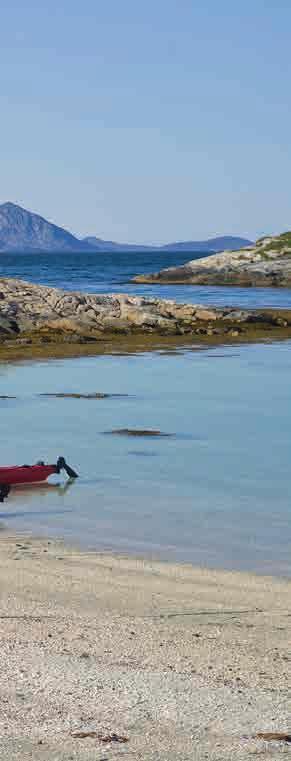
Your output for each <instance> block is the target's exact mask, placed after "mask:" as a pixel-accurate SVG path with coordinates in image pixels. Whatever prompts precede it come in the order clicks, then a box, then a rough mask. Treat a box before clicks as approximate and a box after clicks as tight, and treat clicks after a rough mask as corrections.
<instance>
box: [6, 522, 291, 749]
mask: <svg viewBox="0 0 291 761" xmlns="http://www.w3.org/2000/svg"><path fill="white" fill-rule="evenodd" d="M0 547H1V552H0V566H1V572H0V585H1V602H2V605H1V614H0V631H1V649H0V659H1V675H2V679H1V685H0V697H1V703H0V705H1V706H2V708H1V709H0V734H1V738H2V740H1V746H2V747H1V750H2V754H1V759H3V761H22V759H23V758H26V757H27V758H33V759H34V761H43V759H45V761H48V760H49V759H50V760H51V759H53V758H56V759H58V761H69V759H80V758H82V761H93V759H94V760H95V759H100V761H101V758H105V757H106V758H112V757H113V756H112V753H113V754H114V757H115V753H117V752H118V754H119V755H121V756H122V755H123V754H124V755H126V757H127V758H129V759H140V761H141V760H142V761H154V759H159V761H177V760H178V759H181V761H188V759H189V761H190V759H192V758H193V754H194V756H195V758H197V759H199V760H201V761H204V759H205V761H206V759H209V758H211V759H213V760H214V761H221V759H222V758H223V759H227V760H228V759H229V761H231V759H233V758H236V759H238V760H239V759H245V758H246V757H252V755H253V754H256V753H263V752H265V757H266V758H269V757H270V758H275V757H276V759H277V758H278V756H281V754H283V755H284V754H285V753H286V752H287V753H288V746H286V744H285V743H283V742H282V743H280V742H275V741H271V742H264V741H263V740H261V739H253V738H254V736H255V735H256V734H257V733H259V732H288V730H289V731H290V695H289V687H288V674H287V673H286V672H287V670H288V664H287V661H288V658H289V641H288V639H289V637H288V633H289V626H290V624H289V622H290V617H289V616H290V613H291V583H290V581H287V580H284V579H278V578H274V577H263V576H256V575H254V574H249V573H240V572H231V571H212V570H207V569H204V568H195V567H192V566H190V565H189V564H173V563H168V562H164V561H152V560H146V559H144V558H133V557H128V556H123V555H122V556H120V555H117V554H115V553H114V554H109V553H104V552H101V553H98V552H97V553H96V552H91V551H90V552H86V551H82V550H76V549H74V548H72V547H69V546H67V545H65V544H64V543H63V542H62V541H61V540H50V539H38V538H33V537H31V535H27V534H11V533H10V532H8V531H5V532H3V533H2V532H1V534H0ZM78 734H79V735H82V734H83V736H79V737H77V735H78ZM90 734H91V736H90ZM114 737H115V739H114ZM100 738H103V739H100ZM108 738H109V739H108ZM112 738H113V739H112ZM116 738H117V739H116ZM118 738H126V740H127V742H125V743H122V742H121V743H120V744H119V742H118ZM269 753H270V754H271V755H270V756H269ZM108 754H109V755H108ZM273 754H274V755H273Z"/></svg>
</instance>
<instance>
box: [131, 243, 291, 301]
mask: <svg viewBox="0 0 291 761" xmlns="http://www.w3.org/2000/svg"><path fill="white" fill-rule="evenodd" d="M134 282H136V283H189V284H196V285H239V286H262V287H266V286H273V287H274V286H281V287H287V288H290V287H291V232H290V233H283V234H282V235H279V236H277V237H273V238H271V237H269V238H261V239H260V240H258V241H257V243H256V244H255V245H254V246H247V247H246V248H242V249H240V250H239V251H223V252H222V253H220V254H216V255H214V256H210V257H209V256H208V257H203V259H198V260H197V259H193V261H190V262H187V264H184V265H183V266H181V267H169V268H168V269H164V270H161V271H160V272H157V273H153V274H150V275H138V276H137V277H135V278H134Z"/></svg>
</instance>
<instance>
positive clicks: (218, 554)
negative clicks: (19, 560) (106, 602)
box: [0, 254, 291, 577]
mask: <svg viewBox="0 0 291 761" xmlns="http://www.w3.org/2000/svg"><path fill="white" fill-rule="evenodd" d="M187 259H188V257H187V256H181V255H177V254H175V255H174V254H171V255H169V254H167V255H165V254H163V255H159V256H155V258H154V259H153V257H152V256H149V255H148V254H146V255H145V254H142V255H141V254H138V255H133V254H130V255H128V254H126V255H125V254H122V255H121V254H115V255H114V256H112V255H108V254H106V255H104V256H103V257H102V258H101V256H100V255H95V254H92V255H91V254H90V255H89V256H88V255H87V254H86V255H84V256H81V255H76V254H74V255H66V256H64V257H62V256H50V257H47V256H44V255H39V256H36V255H34V256H28V255H22V256H16V255H13V256H12V255H1V259H0V262H1V270H0V274H1V275H2V276H11V277H20V278H25V279H27V280H31V281H33V282H39V283H46V284H49V285H52V286H57V287H62V288H67V289H76V290H84V291H90V292H103V293H104V292H121V291H125V292H131V293H145V294H149V295H154V296H164V297H166V298H175V299H177V300H179V301H188V302H192V303H193V302H194V303H207V304H210V303H214V304H234V305H241V306H249V307H256V306H278V307H290V308H291V291H289V290H287V289H282V290H280V289H255V288H254V289H241V288H214V287H213V288H206V287H204V288H203V287H195V286H153V287H151V286H149V287H148V286H135V285H133V284H130V283H129V280H130V278H131V277H132V276H133V275H134V274H135V273H137V272H142V271H146V270H148V271H152V270H155V269H156V270H157V269H159V268H160V267H162V266H170V265H172V264H179V263H181V262H183V261H186V260H187ZM290 349H291V343H290V342H284V343H278V344H270V345H262V344H260V345H251V346H241V347H237V346H236V347H219V348H215V349H207V350H201V349H200V350H199V349H195V350H190V349H189V348H185V350H183V349H179V351H177V352H176V353H169V352H165V353H163V352H162V351H157V352H152V353H150V352H148V353H144V354H136V355H130V356H122V357H121V356H98V357H92V358H88V357H83V358H78V359H73V360H71V359H70V360H57V361H56V360H52V361H50V362H45V361H42V362H38V363H37V362H19V363H14V364H8V363H2V364H0V395H5V394H9V395H14V396H15V397H16V398H15V399H9V400H4V399H0V420H1V437H0V463H1V464H9V463H10V464H11V463H12V464H16V463H18V464H22V463H23V462H36V461H37V460H38V459H45V460H47V461H52V462H54V461H55V460H56V458H57V457H58V455H60V454H63V455H64V456H65V457H66V458H67V460H68V462H69V463H70V464H71V465H72V467H74V468H75V469H76V470H77V471H78V472H79V474H80V478H79V479H78V480H77V481H75V482H74V483H73V484H67V485H66V484H65V482H64V479H62V480H60V478H59V477H54V478H53V479H52V481H53V482H54V484H51V485H50V486H43V487H41V488H38V487H37V488H32V489H24V488H22V489H18V490H15V491H13V492H12V493H11V495H10V496H9V499H8V500H7V502H5V504H4V505H0V523H1V524H3V526H5V527H7V528H8V529H10V530H16V529H17V530H18V529H22V530H27V531H31V532H33V533H36V534H45V535H52V536H53V535H54V536H62V537H64V538H66V539H67V540H69V541H71V542H74V543H79V544H80V545H81V546H84V547H91V548H95V549H102V550H113V551H119V552H125V553H135V554H145V555H150V556H153V557H158V558H163V559H168V560H175V561H176V560H177V561H187V562H191V563H193V564H199V565H205V566H208V567H221V568H237V569H250V570H254V571H256V572H259V573H272V574H281V575H285V576H288V577H291V522H290V508H291V480H290V440H291V403H290V372H291V351H290ZM94 391H101V392H102V391H104V392H110V393H113V394H124V396H120V397H115V398H113V397H112V398H108V399H102V400H84V399H80V400H77V399H56V398H54V397H44V396H40V394H44V393H56V392H83V393H88V392H94ZM130 427H132V428H137V427H138V428H159V429H160V430H162V431H164V432H166V433H171V434H173V436H171V437H169V438H161V439H157V438H156V439H155V438H129V437H120V436H113V435H110V434H108V433H107V432H108V431H110V430H111V429H114V428H130ZM56 482H57V484H59V485H56Z"/></svg>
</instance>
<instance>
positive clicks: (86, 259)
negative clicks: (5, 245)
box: [0, 253, 291, 308]
mask: <svg viewBox="0 0 291 761" xmlns="http://www.w3.org/2000/svg"><path fill="white" fill-rule="evenodd" d="M201 256H202V254H201ZM203 256H204V254H203ZM191 258H193V254H177V253H176V254H170V253H163V254H154V255H153V254H152V253H151V254H145V253H137V254H134V253H130V254H94V253H92V254H91V253H90V254H66V255H63V254H49V255H48V254H33V255H31V254H22V255H19V254H18V255H17V254H0V277H18V278H22V279H23V280H29V281H31V282H34V283H41V284H43V285H49V286H52V287H55V288H64V289H67V290H81V291H85V292H87V293H131V294H138V295H146V296H151V297H154V298H165V299H175V300H176V301H179V302H180V303H183V302H189V303H191V304H193V303H194V304H216V305H226V306H229V305H231V306H232V305H233V306H241V307H246V308H247V307H249V308H251V307H253V308H255V307H258V308H259V307H266V306H269V307H278V308H280V307H281V308H284V307H285V308H291V290H289V289H287V288H229V287H227V288H222V287H216V286H194V285H137V284H135V283H131V282H130V281H131V279H132V278H133V277H134V275H137V274H139V273H142V272H144V273H146V272H156V271H158V270H160V269H162V268H163V267H172V266H175V265H179V264H184V263H185V262H187V261H189V259H191ZM197 258H198V256H197Z"/></svg>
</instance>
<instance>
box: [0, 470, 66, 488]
mask: <svg viewBox="0 0 291 761" xmlns="http://www.w3.org/2000/svg"><path fill="white" fill-rule="evenodd" d="M53 473H58V469H57V466H56V465H20V466H11V467H9V466H8V467H5V468H0V484H9V486H14V485H15V484H35V483H41V482H42V481H46V479H47V478H48V477H49V476H51V475H52V474H53Z"/></svg>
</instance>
